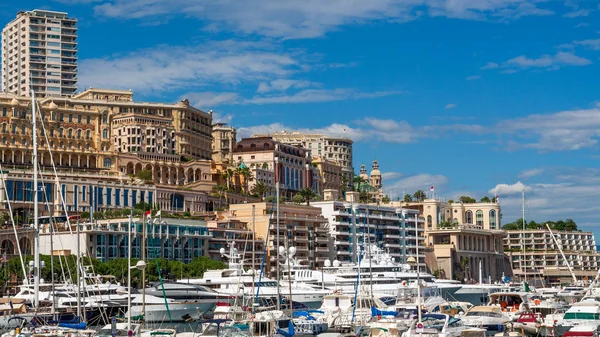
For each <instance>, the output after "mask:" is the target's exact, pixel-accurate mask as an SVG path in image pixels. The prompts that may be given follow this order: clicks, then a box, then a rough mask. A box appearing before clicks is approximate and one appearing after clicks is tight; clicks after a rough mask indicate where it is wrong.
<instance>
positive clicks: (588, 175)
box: [492, 167, 600, 231]
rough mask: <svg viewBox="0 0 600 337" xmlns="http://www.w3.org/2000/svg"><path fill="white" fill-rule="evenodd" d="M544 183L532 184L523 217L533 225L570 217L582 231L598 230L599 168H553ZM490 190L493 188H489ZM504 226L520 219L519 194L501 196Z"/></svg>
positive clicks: (520, 202)
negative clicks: (533, 223) (533, 221)
mask: <svg viewBox="0 0 600 337" xmlns="http://www.w3.org/2000/svg"><path fill="white" fill-rule="evenodd" d="M547 171H548V172H551V173H552V175H553V176H547V177H546V178H545V179H548V181H547V182H546V183H543V184H535V185H532V186H531V187H532V189H531V190H530V191H528V192H526V194H525V217H526V219H528V220H535V221H536V222H543V221H556V220H560V219H563V220H564V219H566V218H572V219H573V220H575V222H576V223H577V225H578V227H579V228H580V229H582V230H588V231H593V230H597V214H598V212H600V206H599V205H598V202H597V195H598V190H599V189H600V169H597V168H580V167H578V168H570V167H555V168H549V169H548V170H547ZM492 190H493V189H492ZM500 205H501V207H502V215H503V217H502V218H503V220H502V221H503V223H507V222H511V221H514V220H516V219H517V218H520V217H521V212H522V210H521V209H522V199H521V195H520V194H519V193H516V194H513V195H507V196H504V197H503V196H502V195H501V196H500Z"/></svg>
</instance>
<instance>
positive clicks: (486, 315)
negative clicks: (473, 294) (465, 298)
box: [465, 311, 502, 318]
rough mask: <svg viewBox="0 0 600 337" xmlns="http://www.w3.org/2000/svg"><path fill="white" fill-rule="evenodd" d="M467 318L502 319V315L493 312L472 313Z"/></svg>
mask: <svg viewBox="0 0 600 337" xmlns="http://www.w3.org/2000/svg"><path fill="white" fill-rule="evenodd" d="M465 317H495V318H499V317H502V314H501V313H498V312H493V311H471V312H467V313H466V314H465Z"/></svg>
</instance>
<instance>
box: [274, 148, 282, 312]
mask: <svg viewBox="0 0 600 337" xmlns="http://www.w3.org/2000/svg"><path fill="white" fill-rule="evenodd" d="M279 180H280V177H279V158H278V157H276V158H275V194H276V196H275V202H276V203H277V205H276V208H277V210H276V214H275V216H276V218H275V222H276V223H277V225H276V226H277V246H276V248H275V252H276V254H278V253H279V245H280V242H279V198H280V196H279ZM276 261H279V256H277V259H276ZM279 269H280V268H279V262H277V310H281V290H280V289H279V288H280V286H281V285H280V284H279V282H280V281H281V278H280V277H279Z"/></svg>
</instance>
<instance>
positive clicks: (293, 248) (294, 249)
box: [290, 247, 296, 256]
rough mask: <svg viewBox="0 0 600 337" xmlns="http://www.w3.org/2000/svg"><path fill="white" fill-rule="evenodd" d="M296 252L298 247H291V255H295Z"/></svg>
mask: <svg viewBox="0 0 600 337" xmlns="http://www.w3.org/2000/svg"><path fill="white" fill-rule="evenodd" d="M294 254H296V247H290V256H294Z"/></svg>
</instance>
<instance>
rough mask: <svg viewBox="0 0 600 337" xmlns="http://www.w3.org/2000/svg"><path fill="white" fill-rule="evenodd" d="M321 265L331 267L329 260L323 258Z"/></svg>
mask: <svg viewBox="0 0 600 337" xmlns="http://www.w3.org/2000/svg"><path fill="white" fill-rule="evenodd" d="M323 265H324V266H325V267H331V261H329V260H325V262H323Z"/></svg>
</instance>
